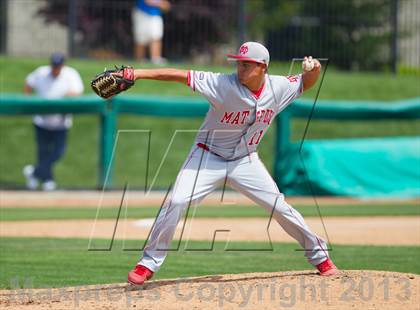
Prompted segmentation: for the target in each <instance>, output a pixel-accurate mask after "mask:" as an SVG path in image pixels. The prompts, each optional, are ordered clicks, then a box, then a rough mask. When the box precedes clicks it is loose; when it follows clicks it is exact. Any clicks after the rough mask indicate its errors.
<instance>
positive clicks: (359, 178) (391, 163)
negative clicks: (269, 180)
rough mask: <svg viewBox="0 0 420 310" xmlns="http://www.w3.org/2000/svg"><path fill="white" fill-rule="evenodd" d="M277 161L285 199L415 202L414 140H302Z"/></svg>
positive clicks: (417, 157) (418, 169)
mask: <svg viewBox="0 0 420 310" xmlns="http://www.w3.org/2000/svg"><path fill="white" fill-rule="evenodd" d="M283 160H285V161H286V166H287V167H289V169H290V170H289V172H288V173H287V175H286V178H285V180H284V181H285V183H284V185H283V187H282V189H281V190H282V191H283V192H284V193H286V194H289V195H311V194H312V192H313V193H314V194H315V195H338V196H353V197H360V198H379V197H384V198H386V197H393V198H413V197H420V137H392V138H367V139H345V140H308V141H305V143H304V144H303V147H302V150H301V152H300V153H299V145H297V144H293V145H292V147H291V149H290V151H289V152H288V155H287V156H286V158H284V159H283ZM305 172H306V173H305ZM309 182H310V183H309Z"/></svg>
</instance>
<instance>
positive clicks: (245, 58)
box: [226, 54, 265, 64]
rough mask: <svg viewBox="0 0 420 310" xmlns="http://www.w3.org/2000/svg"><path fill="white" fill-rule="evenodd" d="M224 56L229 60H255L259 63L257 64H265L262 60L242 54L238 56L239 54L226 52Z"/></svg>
mask: <svg viewBox="0 0 420 310" xmlns="http://www.w3.org/2000/svg"><path fill="white" fill-rule="evenodd" d="M226 57H227V58H229V59H230V60H241V61H251V62H256V63H259V64H265V62H263V61H260V60H256V59H253V58H248V57H244V56H239V55H235V54H226Z"/></svg>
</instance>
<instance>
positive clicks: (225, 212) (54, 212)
mask: <svg viewBox="0 0 420 310" xmlns="http://www.w3.org/2000/svg"><path fill="white" fill-rule="evenodd" d="M294 207H295V208H296V209H297V210H298V211H299V212H300V213H301V214H302V215H303V216H305V217H310V216H315V217H318V210H317V208H316V206H294ZM158 211H159V208H157V207H139V208H130V209H128V211H127V218H130V219H141V218H154V217H156V216H157V213H158ZM191 211H192V209H191ZM320 211H321V214H322V216H415V215H417V216H418V215H420V206H416V205H409V204H407V205H404V204H392V205H378V204H373V205H353V206H345V205H342V206H322V205H321V206H320ZM117 214H118V208H102V209H101V210H100V212H99V214H98V219H116V218H117ZM124 214H125V210H124V209H122V213H121V216H122V217H125V215H124ZM190 216H191V213H190ZM95 217H96V208H61V207H60V208H58V207H57V208H2V209H0V220H1V221H31V220H66V219H94V218H95ZM195 217H196V218H222V217H223V218H232V217H235V218H242V217H244V218H246V217H269V214H268V213H267V212H266V211H265V210H264V209H262V208H260V207H257V206H220V207H208V206H199V207H198V209H197V212H196V214H195Z"/></svg>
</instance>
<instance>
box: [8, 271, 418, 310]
mask: <svg viewBox="0 0 420 310" xmlns="http://www.w3.org/2000/svg"><path fill="white" fill-rule="evenodd" d="M419 292H420V276H419V275H415V274H407V273H396V272H383V271H363V270H351V271H342V272H341V273H340V274H339V275H337V276H333V277H327V278H324V277H321V276H319V275H317V274H316V273H315V272H314V271H294V272H277V273H247V274H234V275H214V276H202V277H195V278H183V279H176V280H157V281H151V282H149V283H148V284H146V285H144V286H143V287H140V288H136V287H132V286H130V285H127V284H115V285H96V286H95V285H90V286H81V287H73V288H63V289H50V290H49V289H37V290H28V289H26V290H14V291H13V290H8V291H5V290H4V291H0V294H1V295H0V296H1V297H0V305H1V306H2V307H5V308H6V309H7V308H8V307H10V309H70V308H79V309H123V308H129V309H150V310H156V309H177V310H179V309H200V310H201V309H209V310H210V309H211V310H213V309H285V308H286V309H311V310H317V309H323V310H324V309H334V310H339V309H343V310H344V309H346V310H347V309H381V310H384V309H404V310H410V309H413V310H414V309H416V310H417V309H419V300H420V299H419V298H420V295H419Z"/></svg>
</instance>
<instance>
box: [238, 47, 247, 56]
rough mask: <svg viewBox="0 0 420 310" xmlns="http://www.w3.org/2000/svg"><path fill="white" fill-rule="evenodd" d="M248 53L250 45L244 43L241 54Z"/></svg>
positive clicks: (240, 50)
mask: <svg viewBox="0 0 420 310" xmlns="http://www.w3.org/2000/svg"><path fill="white" fill-rule="evenodd" d="M246 53H248V46H246V45H242V46H241V48H240V49H239V54H241V55H245V54H246Z"/></svg>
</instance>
